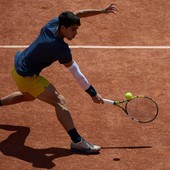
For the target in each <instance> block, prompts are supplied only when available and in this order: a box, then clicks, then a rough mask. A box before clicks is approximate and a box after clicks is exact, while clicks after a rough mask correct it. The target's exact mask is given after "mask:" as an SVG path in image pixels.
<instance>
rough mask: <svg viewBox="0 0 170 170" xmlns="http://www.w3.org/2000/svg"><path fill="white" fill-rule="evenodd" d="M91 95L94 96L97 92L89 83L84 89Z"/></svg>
mask: <svg viewBox="0 0 170 170" xmlns="http://www.w3.org/2000/svg"><path fill="white" fill-rule="evenodd" d="M85 91H86V92H87V93H88V94H89V95H90V96H91V97H94V96H96V94H97V92H96V90H95V89H94V87H93V86H92V85H90V87H89V88H88V89H87V90H85Z"/></svg>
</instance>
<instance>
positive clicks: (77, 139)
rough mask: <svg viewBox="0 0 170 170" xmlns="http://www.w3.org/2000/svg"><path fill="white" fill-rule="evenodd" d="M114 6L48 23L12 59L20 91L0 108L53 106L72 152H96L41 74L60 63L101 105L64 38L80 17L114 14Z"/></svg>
mask: <svg viewBox="0 0 170 170" xmlns="http://www.w3.org/2000/svg"><path fill="white" fill-rule="evenodd" d="M116 11H117V8H116V4H111V5H109V6H108V7H106V8H104V9H87V10H81V11H77V12H75V13H73V12H70V11H67V12H63V13H61V14H60V15H59V17H57V18H54V19H53V20H51V21H50V22H48V23H47V24H46V25H45V26H44V27H43V28H42V29H41V31H40V34H39V36H38V37H37V39H36V40H35V41H34V42H33V43H32V44H31V45H30V46H29V47H28V48H27V49H25V50H24V51H22V52H17V53H16V56H15V62H14V67H13V70H12V77H13V79H14V81H15V83H16V85H17V87H18V89H19V91H17V92H14V93H12V94H10V95H8V96H5V97H3V98H1V100H0V105H1V106H4V105H11V104H15V103H19V102H24V101H33V100H34V99H39V100H41V101H44V102H46V103H49V104H50V105H52V106H54V107H55V110H56V115H57V118H58V120H59V121H60V123H61V124H62V126H63V127H64V129H65V130H66V132H67V133H68V135H69V136H70V138H71V140H72V143H71V149H75V150H79V151H83V152H85V153H97V152H99V151H100V147H99V146H97V145H92V144H90V143H88V142H87V141H86V140H85V139H83V138H82V137H81V136H80V135H79V133H78V132H77V130H76V128H75V126H74V123H73V120H72V117H71V115H70V112H69V110H68V108H67V105H66V102H65V100H64V97H63V96H62V95H61V94H60V93H59V92H58V91H57V90H56V88H55V87H54V86H53V85H52V84H51V83H50V82H49V81H48V80H47V79H45V78H44V77H42V76H40V72H41V71H42V69H44V68H45V67H48V66H50V65H51V64H52V63H53V62H55V61H58V62H59V63H60V64H63V65H64V66H65V67H66V68H67V69H68V70H69V71H70V73H71V74H72V75H73V77H74V78H75V80H76V81H77V83H78V84H79V85H80V86H81V87H82V88H83V89H84V90H85V91H86V92H87V93H88V94H89V95H90V96H91V98H92V100H93V101H94V102H95V103H98V104H100V103H103V99H102V97H101V96H100V94H99V93H97V91H96V90H95V88H94V87H93V86H92V85H91V84H90V83H89V81H88V80H87V78H86V77H85V76H84V75H83V73H82V72H81V70H80V68H79V66H78V65H77V63H76V61H74V60H73V58H72V54H71V50H70V48H69V47H68V44H66V43H65V42H64V38H66V39H68V40H72V39H73V38H75V36H76V34H77V29H78V27H79V26H80V18H82V17H90V16H93V15H99V14H103V13H115V12H116Z"/></svg>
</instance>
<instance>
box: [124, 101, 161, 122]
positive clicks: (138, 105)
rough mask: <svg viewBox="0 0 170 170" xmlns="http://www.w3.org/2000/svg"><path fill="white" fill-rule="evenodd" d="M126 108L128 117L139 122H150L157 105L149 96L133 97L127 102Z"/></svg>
mask: <svg viewBox="0 0 170 170" xmlns="http://www.w3.org/2000/svg"><path fill="white" fill-rule="evenodd" d="M126 110H127V112H128V114H129V116H130V117H132V118H134V119H136V120H138V121H139V122H150V121H152V120H153V119H155V118H156V116H157V112H158V107H157V104H156V103H155V102H154V101H153V100H152V99H150V98H135V99H132V100H130V101H129V102H128V104H127V105H126Z"/></svg>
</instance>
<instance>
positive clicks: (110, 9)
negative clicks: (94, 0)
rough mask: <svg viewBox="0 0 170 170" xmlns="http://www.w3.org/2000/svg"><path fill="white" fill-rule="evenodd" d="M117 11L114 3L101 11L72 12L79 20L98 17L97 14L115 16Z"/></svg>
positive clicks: (84, 10)
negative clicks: (111, 14)
mask: <svg viewBox="0 0 170 170" xmlns="http://www.w3.org/2000/svg"><path fill="white" fill-rule="evenodd" d="M117 11H118V8H117V6H116V4H115V3H112V4H110V5H109V6H107V7H105V8H102V9H83V10H79V11H76V12H74V14H75V15H76V16H78V17H79V18H85V17H90V16H94V15H99V14H108V13H113V14H116V12H117Z"/></svg>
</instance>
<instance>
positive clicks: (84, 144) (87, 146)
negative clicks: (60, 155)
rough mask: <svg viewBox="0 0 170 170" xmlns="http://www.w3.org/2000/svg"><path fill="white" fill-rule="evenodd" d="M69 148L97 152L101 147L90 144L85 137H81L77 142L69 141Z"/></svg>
mask: <svg viewBox="0 0 170 170" xmlns="http://www.w3.org/2000/svg"><path fill="white" fill-rule="evenodd" d="M71 149H72V150H75V151H80V152H84V153H99V151H100V149H101V147H100V146H97V145H92V144H90V143H89V142H87V141H86V140H85V139H83V138H82V139H81V141H80V142H78V143H74V142H72V143H71Z"/></svg>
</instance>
